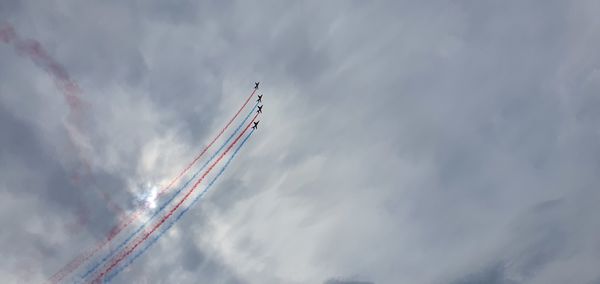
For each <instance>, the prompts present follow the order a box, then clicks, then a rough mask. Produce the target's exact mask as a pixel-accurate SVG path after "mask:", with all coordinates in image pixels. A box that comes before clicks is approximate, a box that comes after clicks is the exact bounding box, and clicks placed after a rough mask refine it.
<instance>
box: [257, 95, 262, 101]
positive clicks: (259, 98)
mask: <svg viewBox="0 0 600 284" xmlns="http://www.w3.org/2000/svg"><path fill="white" fill-rule="evenodd" d="M256 101H257V102H259V103H260V102H262V95H258V100H256Z"/></svg>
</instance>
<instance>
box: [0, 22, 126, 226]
mask: <svg viewBox="0 0 600 284" xmlns="http://www.w3.org/2000/svg"><path fill="white" fill-rule="evenodd" d="M0 41H3V42H4V43H7V44H11V45H12V46H14V48H15V49H16V50H17V52H18V53H19V54H20V55H22V56H25V57H28V58H29V59H31V60H32V61H33V62H34V63H35V65H37V66H39V67H40V68H42V69H43V70H44V71H46V72H47V73H48V74H50V76H51V77H52V79H53V80H54V84H55V85H56V87H57V88H58V89H59V90H60V92H61V93H62V94H63V98H64V99H65V101H66V102H67V105H68V106H69V114H68V123H69V125H72V126H73V128H71V127H67V133H68V134H69V135H68V136H69V139H70V140H71V141H70V142H71V143H72V144H73V145H74V146H75V148H76V149H77V155H78V156H79V158H80V160H81V161H82V162H83V164H84V165H83V167H82V168H81V169H80V170H82V171H83V172H84V173H83V174H79V173H76V174H75V178H76V179H79V175H84V176H91V174H90V172H91V170H90V162H89V161H88V159H87V158H86V157H85V154H84V153H83V149H82V148H83V147H82V146H81V145H80V143H77V141H78V140H77V139H76V138H75V137H77V136H79V137H84V135H82V133H83V131H82V129H84V128H83V127H82V126H81V123H80V122H81V120H82V114H83V110H84V108H85V107H86V106H87V104H86V103H85V102H84V101H83V100H82V99H81V98H80V96H81V95H82V94H83V91H82V90H81V88H80V87H79V85H78V84H77V83H76V82H75V81H73V79H71V77H70V76H69V73H68V72H67V71H66V70H65V68H64V67H63V66H62V65H60V64H59V63H58V62H57V61H56V60H54V58H52V57H51V56H50V55H49V54H48V52H47V51H46V50H45V49H44V47H43V46H42V45H41V44H40V43H39V42H38V41H36V40H33V39H22V38H20V37H19V36H18V35H17V33H16V32H15V29H14V28H13V27H12V26H11V25H10V24H8V23H2V24H0ZM74 132H75V133H74ZM101 196H102V197H103V198H104V200H105V201H106V202H107V205H108V206H107V207H108V208H109V209H112V210H113V212H114V213H116V214H118V213H119V212H120V211H123V210H122V209H121V208H120V207H119V206H118V205H117V204H115V203H114V202H113V201H112V200H111V198H110V197H109V196H108V195H107V194H106V193H101Z"/></svg>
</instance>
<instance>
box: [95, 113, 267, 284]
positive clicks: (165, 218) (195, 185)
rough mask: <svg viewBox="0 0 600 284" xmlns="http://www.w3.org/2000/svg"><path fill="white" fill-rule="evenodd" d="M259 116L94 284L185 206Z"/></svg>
mask: <svg viewBox="0 0 600 284" xmlns="http://www.w3.org/2000/svg"><path fill="white" fill-rule="evenodd" d="M257 116H258V113H257V114H255V115H254V118H252V121H250V123H248V125H247V126H246V128H244V130H243V131H242V132H241V133H240V134H239V136H238V137H236V138H235V140H234V141H233V142H232V143H231V144H230V145H229V147H227V149H226V150H225V151H224V152H223V153H222V154H221V156H219V158H218V159H217V160H216V161H215V162H214V163H213V164H212V165H211V166H210V167H209V168H208V170H206V172H204V174H203V175H202V176H201V177H200V178H199V179H198V180H197V181H196V183H195V184H194V185H193V186H192V188H191V189H190V190H189V191H188V192H187V193H186V195H185V196H184V197H183V198H182V199H181V200H180V201H179V202H178V203H177V204H176V205H175V207H173V208H172V209H171V210H170V211H169V213H167V215H165V216H164V217H163V218H162V219H161V220H160V221H159V222H158V223H157V224H156V225H154V227H152V229H151V230H150V231H149V232H147V233H146V234H144V236H143V237H142V238H140V239H139V240H138V241H137V242H136V243H135V244H134V245H133V246H132V247H131V248H129V249H128V250H127V251H125V253H123V254H121V255H120V256H118V257H117V259H116V260H115V261H113V262H112V263H111V264H110V265H109V266H108V267H107V268H106V269H105V270H104V271H102V273H100V274H99V275H98V276H97V277H96V278H95V280H94V282H95V281H96V280H100V279H102V278H103V277H104V275H106V274H107V273H108V272H109V271H110V270H112V269H113V268H114V267H115V266H116V265H118V264H119V262H121V261H122V260H123V259H124V258H125V257H127V256H128V255H129V254H131V252H133V250H135V249H136V248H137V247H138V246H139V245H140V244H141V243H142V242H143V241H145V240H146V239H148V237H149V236H150V235H151V234H152V233H153V232H154V231H156V229H158V227H160V226H161V225H162V224H163V223H164V222H165V221H166V220H167V219H168V218H169V217H171V215H173V213H174V212H175V210H177V209H178V208H179V207H180V206H181V204H183V202H185V200H186V199H187V198H188V197H189V196H190V195H191V194H192V193H193V192H194V190H195V189H196V187H198V185H199V184H200V182H202V180H204V178H205V177H206V175H208V173H210V171H211V170H212V169H213V168H214V167H215V166H216V164H217V163H219V162H220V161H221V159H223V157H225V154H227V153H228V152H229V150H231V148H232V147H233V146H234V145H235V144H236V143H237V142H238V141H239V140H240V138H241V137H242V136H243V135H244V133H246V131H247V130H248V128H250V125H251V124H252V122H253V121H254V120H255V119H256V117H257Z"/></svg>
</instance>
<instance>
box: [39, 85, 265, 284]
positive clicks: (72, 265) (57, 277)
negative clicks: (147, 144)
mask: <svg viewBox="0 0 600 284" xmlns="http://www.w3.org/2000/svg"><path fill="white" fill-rule="evenodd" d="M255 93H256V89H255V90H253V91H252V93H251V94H250V96H248V98H246V101H245V102H244V104H243V105H242V106H241V107H240V108H239V109H238V111H237V112H236V113H235V115H234V116H233V117H232V118H231V119H230V120H229V122H227V124H225V126H224V127H223V128H222V129H221V131H219V133H218V134H217V136H215V137H214V138H213V139H212V141H210V143H208V145H207V146H206V147H204V149H202V151H201V152H200V153H199V154H198V155H196V157H195V158H194V159H193V160H192V162H190V163H189V164H188V165H187V166H186V167H185V168H184V169H183V170H182V171H181V172H180V173H179V174H178V175H177V176H176V177H175V178H173V179H172V180H171V181H170V182H169V183H168V184H167V186H165V187H163V188H162V189H161V190H160V191H159V192H158V194H157V197H156V198H160V197H161V196H162V195H163V194H165V193H166V192H167V191H168V190H170V189H171V187H172V186H173V185H174V184H175V183H176V182H177V181H178V180H179V179H180V178H181V177H182V176H183V175H185V174H186V173H187V172H188V171H189V169H190V168H191V167H192V166H193V165H194V164H195V163H196V162H198V160H200V158H201V157H202V156H203V155H204V154H205V153H206V151H208V149H209V148H210V147H211V146H212V145H213V144H214V143H215V142H216V141H217V140H218V139H219V137H221V135H223V133H224V132H225V130H227V128H229V126H230V125H231V123H233V121H234V120H235V119H236V118H237V117H238V115H239V114H240V112H242V110H243V109H244V108H245V107H246V105H248V102H250V99H251V98H252V97H253V96H254V94H255ZM148 206H149V204H147V203H144V205H143V207H141V208H138V209H137V210H136V211H135V212H133V213H132V214H131V215H130V216H129V218H128V219H126V220H125V221H123V222H121V223H120V224H118V225H116V226H114V227H113V228H112V229H111V230H110V231H109V232H108V234H107V236H106V239H104V240H103V241H102V242H100V243H99V244H98V245H96V247H95V248H94V249H92V250H91V251H89V252H88V253H87V254H84V253H82V254H80V255H79V256H77V257H75V258H74V259H73V260H72V261H71V262H69V263H68V264H67V265H66V266H64V267H63V268H62V269H61V270H59V271H58V272H56V273H55V274H54V275H52V277H50V279H49V280H48V281H49V282H50V283H58V282H59V281H61V280H62V279H63V278H65V277H66V276H67V275H69V274H70V273H71V272H73V271H75V270H76V269H77V268H79V266H81V264H83V263H84V262H86V261H87V260H88V259H90V258H91V257H92V256H94V255H95V254H96V253H97V252H98V251H100V250H101V249H102V248H104V246H106V245H107V244H108V243H110V242H111V241H112V240H113V239H114V238H115V237H116V236H117V235H118V234H119V233H120V232H121V231H123V230H124V229H125V228H126V227H127V226H129V225H131V224H132V223H133V222H134V221H135V220H137V219H138V218H139V217H140V216H142V214H143V213H144V211H145V210H146V209H148Z"/></svg>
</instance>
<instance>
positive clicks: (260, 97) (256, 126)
mask: <svg viewBox="0 0 600 284" xmlns="http://www.w3.org/2000/svg"><path fill="white" fill-rule="evenodd" d="M259 84H260V82H254V89H255V90H258V85H259ZM262 97H263V95H258V99H257V100H256V102H258V103H260V102H262ZM262 108H263V105H259V106H258V110H257V111H256V113H262ZM259 122H260V120H258V121H253V122H252V123H254V125H253V126H252V129H255V130H256V129H258V123H259Z"/></svg>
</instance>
